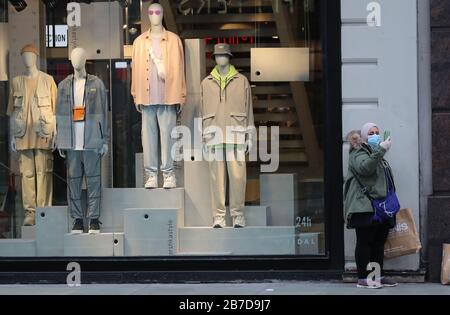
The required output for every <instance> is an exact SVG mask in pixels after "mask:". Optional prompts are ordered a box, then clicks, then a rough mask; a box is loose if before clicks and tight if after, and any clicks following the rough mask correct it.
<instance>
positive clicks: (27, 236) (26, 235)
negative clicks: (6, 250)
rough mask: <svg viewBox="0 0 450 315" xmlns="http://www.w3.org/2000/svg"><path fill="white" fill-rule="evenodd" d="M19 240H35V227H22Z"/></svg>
mask: <svg viewBox="0 0 450 315" xmlns="http://www.w3.org/2000/svg"><path fill="white" fill-rule="evenodd" d="M21 230H22V234H20V235H21V239H23V240H35V239H36V225H33V226H22V227H21Z"/></svg>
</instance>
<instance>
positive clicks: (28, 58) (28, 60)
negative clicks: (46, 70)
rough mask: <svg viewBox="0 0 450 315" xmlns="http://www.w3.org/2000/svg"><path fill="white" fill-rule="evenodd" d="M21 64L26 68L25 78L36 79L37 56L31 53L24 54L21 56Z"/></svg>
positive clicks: (37, 71)
mask: <svg viewBox="0 0 450 315" xmlns="http://www.w3.org/2000/svg"><path fill="white" fill-rule="evenodd" d="M22 60H23V64H24V65H25V68H26V76H27V77H28V78H36V77H37V76H38V74H39V70H38V68H37V65H36V64H37V55H36V54H35V53H32V52H24V53H23V54H22Z"/></svg>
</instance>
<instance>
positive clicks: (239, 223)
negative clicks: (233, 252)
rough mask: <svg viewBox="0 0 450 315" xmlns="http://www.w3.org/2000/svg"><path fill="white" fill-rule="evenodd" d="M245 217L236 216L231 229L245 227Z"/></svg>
mask: <svg viewBox="0 0 450 315" xmlns="http://www.w3.org/2000/svg"><path fill="white" fill-rule="evenodd" d="M245 225H246V222H245V217H244V216H243V215H237V216H235V217H233V227H235V228H243V227H245Z"/></svg>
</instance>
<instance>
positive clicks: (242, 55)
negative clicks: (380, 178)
mask: <svg viewBox="0 0 450 315" xmlns="http://www.w3.org/2000/svg"><path fill="white" fill-rule="evenodd" d="M202 2H204V3H205V5H204V6H202ZM208 2H209V3H210V6H209V7H208ZM224 2H226V3H227V7H226V13H224V12H225V6H224V4H223V3H224ZM160 3H161V4H162V5H163V7H164V15H165V24H166V27H167V29H169V30H171V31H172V32H175V33H177V34H179V35H180V37H181V38H182V39H187V38H204V39H205V41H206V43H207V45H206V56H205V57H206V58H207V63H206V65H207V73H209V72H210V71H211V70H212V68H213V67H214V65H215V62H214V60H213V59H211V53H212V52H213V49H214V44H216V43H217V42H227V43H229V44H230V45H231V47H232V52H233V54H234V58H233V60H232V62H233V65H235V66H236V68H237V69H238V70H239V71H240V72H241V73H242V74H244V75H245V76H247V78H248V79H249V80H250V49H251V48H254V47H309V48H310V49H311V52H312V54H311V56H312V57H311V66H310V67H311V80H312V81H314V80H320V79H321V75H322V72H321V70H322V69H321V54H322V51H321V45H320V42H319V41H317V40H316V41H308V42H307V41H305V40H304V39H300V38H297V37H298V35H294V32H293V30H292V28H293V25H297V24H295V23H297V22H298V21H297V20H298V18H297V17H298V16H300V15H301V12H302V10H303V7H302V5H301V4H302V1H296V3H297V5H295V6H294V7H293V8H292V10H293V11H291V10H290V9H291V8H289V7H288V6H287V5H286V4H284V1H281V0H241V1H239V0H232V1H230V0H226V1H214V0H211V1H187V2H186V3H184V4H183V5H182V6H179V4H180V3H181V1H160ZM308 44H309V46H308ZM251 84H252V92H253V107H254V115H255V124H256V126H257V127H259V126H279V127H280V162H281V163H293V164H296V165H297V164H298V165H301V166H305V167H308V168H309V170H310V173H311V174H314V175H317V176H320V175H321V172H322V169H323V165H322V150H321V148H320V147H319V143H318V138H317V136H316V130H317V128H316V126H315V125H314V122H313V118H312V113H311V112H312V106H321V104H320V102H317V101H316V102H315V103H314V105H313V102H311V99H312V97H311V96H312V95H311V94H313V91H311V89H310V90H307V88H306V87H305V84H304V83H303V82H285V83H284V82H264V83H259V82H251ZM314 99H317V97H316V98H314ZM316 104H317V105H316ZM269 137H270V136H269ZM268 146H269V147H270V144H268Z"/></svg>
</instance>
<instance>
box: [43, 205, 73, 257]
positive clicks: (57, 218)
mask: <svg viewBox="0 0 450 315" xmlns="http://www.w3.org/2000/svg"><path fill="white" fill-rule="evenodd" d="M71 225H72V219H70V217H69V213H68V209H67V207H47V208H38V209H37V210H36V246H37V255H38V256H47V257H50V256H63V255H64V235H65V234H66V233H68V232H69V229H70V228H71Z"/></svg>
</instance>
